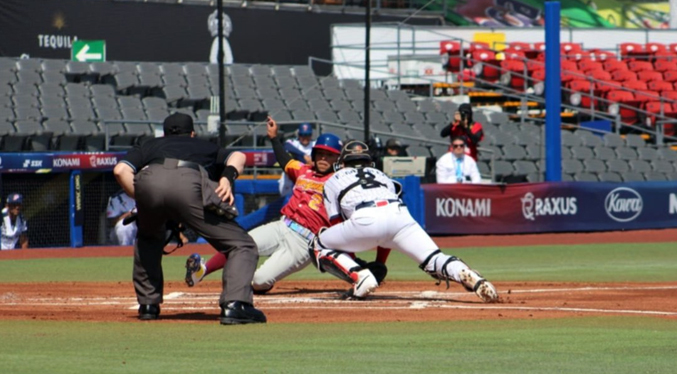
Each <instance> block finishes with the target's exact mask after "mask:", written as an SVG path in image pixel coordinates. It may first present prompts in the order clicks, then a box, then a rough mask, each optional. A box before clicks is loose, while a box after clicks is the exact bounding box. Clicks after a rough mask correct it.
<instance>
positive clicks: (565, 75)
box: [562, 70, 585, 83]
mask: <svg viewBox="0 0 677 374" xmlns="http://www.w3.org/2000/svg"><path fill="white" fill-rule="evenodd" d="M584 78H585V74H583V72H582V71H578V70H562V83H566V82H569V81H572V80H575V79H584Z"/></svg>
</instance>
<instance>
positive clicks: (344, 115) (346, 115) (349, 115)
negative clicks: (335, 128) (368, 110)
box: [338, 109, 362, 124]
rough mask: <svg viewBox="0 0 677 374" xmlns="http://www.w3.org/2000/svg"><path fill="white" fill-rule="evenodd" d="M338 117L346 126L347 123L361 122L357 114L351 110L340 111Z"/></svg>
mask: <svg viewBox="0 0 677 374" xmlns="http://www.w3.org/2000/svg"><path fill="white" fill-rule="evenodd" d="M338 117H339V119H340V120H341V122H343V123H344V124H347V123H349V122H361V121H362V118H360V115H359V114H357V113H356V112H355V111H353V110H346V109H344V110H340V111H339V112H338Z"/></svg>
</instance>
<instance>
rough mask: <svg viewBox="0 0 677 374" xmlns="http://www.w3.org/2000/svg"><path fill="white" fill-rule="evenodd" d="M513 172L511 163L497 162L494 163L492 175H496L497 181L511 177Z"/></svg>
mask: <svg viewBox="0 0 677 374" xmlns="http://www.w3.org/2000/svg"><path fill="white" fill-rule="evenodd" d="M514 172H515V170H514V169H513V166H512V163H511V162H508V161H504V160H498V161H496V162H495V163H494V175H496V178H497V179H498V180H502V179H505V178H506V177H509V176H512V175H513V173H514Z"/></svg>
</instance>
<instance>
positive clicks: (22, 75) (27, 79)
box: [16, 71, 42, 85]
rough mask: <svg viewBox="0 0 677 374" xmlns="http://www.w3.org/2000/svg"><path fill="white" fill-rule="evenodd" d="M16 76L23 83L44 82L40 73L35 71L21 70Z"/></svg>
mask: <svg viewBox="0 0 677 374" xmlns="http://www.w3.org/2000/svg"><path fill="white" fill-rule="evenodd" d="M16 76H17V78H18V79H19V82H21V83H29V84H35V85H37V84H40V83H42V77H41V76H40V74H39V73H37V72H34V71H19V72H18V73H16Z"/></svg>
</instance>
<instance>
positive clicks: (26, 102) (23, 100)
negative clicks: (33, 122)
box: [11, 95, 40, 108]
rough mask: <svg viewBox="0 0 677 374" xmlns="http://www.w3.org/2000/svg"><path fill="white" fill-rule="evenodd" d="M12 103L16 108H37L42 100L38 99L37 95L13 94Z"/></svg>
mask: <svg viewBox="0 0 677 374" xmlns="http://www.w3.org/2000/svg"><path fill="white" fill-rule="evenodd" d="M11 104H12V106H13V107H14V108H26V107H29V108H30V107H32V108H37V107H39V106H40V100H38V98H37V96H32V95H15V96H12V103H11Z"/></svg>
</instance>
